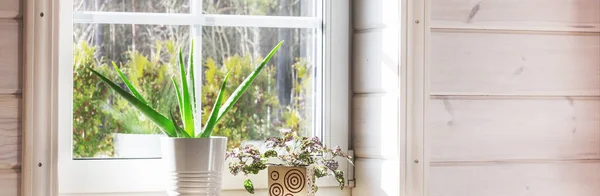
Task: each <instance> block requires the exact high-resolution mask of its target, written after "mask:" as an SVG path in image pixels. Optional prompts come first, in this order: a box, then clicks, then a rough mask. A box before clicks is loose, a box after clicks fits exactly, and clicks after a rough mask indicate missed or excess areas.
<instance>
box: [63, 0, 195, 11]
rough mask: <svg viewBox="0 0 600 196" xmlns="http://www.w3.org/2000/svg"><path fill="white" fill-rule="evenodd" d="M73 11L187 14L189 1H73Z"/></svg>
mask: <svg viewBox="0 0 600 196" xmlns="http://www.w3.org/2000/svg"><path fill="white" fill-rule="evenodd" d="M73 10H74V11H99V12H150V13H189V12H190V0H74V1H73Z"/></svg>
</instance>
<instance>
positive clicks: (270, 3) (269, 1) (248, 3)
mask: <svg viewBox="0 0 600 196" xmlns="http://www.w3.org/2000/svg"><path fill="white" fill-rule="evenodd" d="M320 2H322V1H321V0H244V1H240V0H202V9H203V10H204V13H206V14H229V15H261V16H306V17H314V16H315V13H316V11H315V10H316V4H317V3H320Z"/></svg>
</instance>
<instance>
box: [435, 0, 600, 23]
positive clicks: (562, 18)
mask: <svg viewBox="0 0 600 196" xmlns="http://www.w3.org/2000/svg"><path fill="white" fill-rule="evenodd" d="M598 10H600V1H598V0H486V1H473V0H431V20H432V26H438V25H442V26H443V25H454V26H464V27H473V28H478V27H477V26H489V27H493V26H505V27H507V28H510V27H513V28H515V29H527V28H531V29H536V28H544V27H545V28H548V27H551V28H557V29H561V28H562V29H572V30H577V29H580V30H586V29H596V30H597V29H598V27H599V26H600V12H599V11H598Z"/></svg>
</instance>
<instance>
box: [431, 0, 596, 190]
mask: <svg viewBox="0 0 600 196" xmlns="http://www.w3.org/2000/svg"><path fill="white" fill-rule="evenodd" d="M427 2H429V5H430V7H429V8H430V9H429V17H430V20H429V21H428V22H429V27H430V29H429V30H430V31H429V32H428V33H429V34H428V35H429V36H428V37H427V38H428V40H429V44H428V52H429V53H428V54H427V58H426V59H427V61H428V65H429V69H430V72H429V74H430V84H431V87H430V90H431V91H430V94H431V96H430V98H431V99H430V101H429V105H428V111H427V112H428V113H427V114H426V119H427V124H426V130H427V131H428V132H429V134H428V135H429V136H430V137H429V138H428V140H429V142H428V143H429V145H430V149H431V150H430V158H431V160H430V168H429V173H430V176H429V187H430V188H429V193H430V195H431V196H470V195H473V196H475V195H486V196H493V195H511V196H525V195H544V196H564V195H577V196H597V195H600V1H598V0H488V1H472V0H427Z"/></svg>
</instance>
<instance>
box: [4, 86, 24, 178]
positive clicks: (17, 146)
mask: <svg viewBox="0 0 600 196" xmlns="http://www.w3.org/2000/svg"><path fill="white" fill-rule="evenodd" d="M19 101H20V100H19V98H18V97H16V96H0V167H1V168H4V169H6V168H15V167H18V165H19V164H20V157H21V131H20V124H19V123H20V122H19V115H20V111H19Z"/></svg>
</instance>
